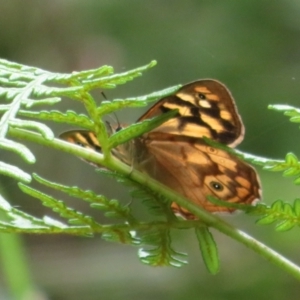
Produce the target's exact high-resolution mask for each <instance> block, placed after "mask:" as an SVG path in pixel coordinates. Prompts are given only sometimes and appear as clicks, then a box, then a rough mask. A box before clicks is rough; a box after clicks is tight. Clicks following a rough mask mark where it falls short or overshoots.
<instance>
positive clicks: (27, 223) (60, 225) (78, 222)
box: [0, 60, 300, 278]
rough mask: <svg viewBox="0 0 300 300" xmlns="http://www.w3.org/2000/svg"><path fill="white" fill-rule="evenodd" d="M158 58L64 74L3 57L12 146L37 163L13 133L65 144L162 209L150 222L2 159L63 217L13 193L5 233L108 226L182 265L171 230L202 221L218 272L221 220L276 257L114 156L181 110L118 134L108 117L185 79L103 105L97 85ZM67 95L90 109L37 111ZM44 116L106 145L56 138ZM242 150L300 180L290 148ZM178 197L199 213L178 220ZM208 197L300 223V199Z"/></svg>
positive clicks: (6, 169) (111, 234) (292, 112)
mask: <svg viewBox="0 0 300 300" xmlns="http://www.w3.org/2000/svg"><path fill="white" fill-rule="evenodd" d="M155 64H156V63H155V62H154V61H153V62H151V63H150V64H148V65H146V66H144V67H140V68H137V69H134V70H132V71H128V72H125V73H121V74H114V71H113V68H112V67H109V66H103V67H100V68H98V69H93V70H87V71H82V72H73V73H72V74H57V73H51V72H48V71H45V70H41V69H38V68H33V67H27V66H23V65H20V64H16V63H11V62H8V61H5V60H0V84H1V87H0V95H1V96H2V98H3V100H5V101H6V102H5V103H2V104H1V105H0V111H1V114H2V116H1V121H0V147H1V148H2V149H3V150H5V151H11V152H14V153H15V154H17V155H19V156H20V157H21V158H22V159H23V160H24V161H25V162H26V163H29V164H33V163H34V162H35V156H34V154H33V153H32V151H31V150H30V149H29V148H28V147H27V146H25V145H23V144H22V143H19V142H16V141H14V140H12V138H18V139H21V140H27V141H32V142H35V143H39V144H42V145H44V146H48V147H52V148H55V149H58V150H62V151H66V152H68V153H72V154H74V155H76V156H79V157H80V158H83V159H85V160H88V161H90V162H93V163H94V164H96V165H101V166H103V167H105V168H106V169H107V170H103V169H102V170H100V172H101V173H102V174H105V175H107V176H111V177H114V178H115V179H117V180H118V181H119V182H122V183H123V184H126V185H130V186H131V188H132V191H131V195H132V197H133V198H139V199H141V200H142V201H143V202H144V203H145V204H146V206H147V207H148V209H149V212H150V213H152V214H154V215H155V216H153V219H152V221H143V220H141V218H140V216H136V215H135V214H134V213H133V212H132V210H131V207H130V205H122V204H121V203H120V202H119V201H118V200H117V199H108V198H107V197H105V196H104V195H97V194H95V193H94V192H93V191H87V190H82V189H81V188H79V187H69V186H64V185H61V184H59V183H54V182H50V181H48V180H46V179H44V178H42V177H41V176H39V175H37V174H30V173H29V172H27V171H26V170H23V169H21V168H20V167H19V166H17V165H11V164H8V163H6V162H0V172H1V173H2V174H4V175H6V176H10V177H13V178H14V179H15V180H17V181H18V182H19V187H20V189H21V190H22V191H23V192H24V193H26V194H28V195H30V196H32V197H33V198H36V199H38V200H39V201H41V203H42V205H44V206H47V207H49V208H50V209H51V210H52V211H53V212H54V213H56V214H57V215H58V216H59V217H58V218H57V219H54V218H50V217H48V216H45V217H43V218H37V217H34V216H32V215H30V214H27V213H25V212H23V211H21V210H19V209H17V208H15V207H13V206H11V205H10V204H9V202H8V200H7V199H5V198H4V197H3V196H1V198H0V210H1V211H2V212H3V213H4V214H5V219H4V220H1V221H0V230H1V231H2V232H9V233H15V232H22V233H39V234H41V233H48V234H49V233H65V234H72V235H84V236H92V235H94V234H96V233H101V234H102V237H103V238H104V239H106V240H109V241H117V242H121V243H126V244H131V245H134V246H138V247H140V251H139V256H140V259H141V261H142V262H144V263H146V264H148V265H152V266H162V265H167V266H169V265H170V266H176V267H180V266H182V265H184V264H185V263H186V259H185V257H186V255H185V254H183V253H181V252H179V251H177V250H174V249H173V246H172V239H171V230H172V229H188V228H195V230H196V237H197V239H198V243H199V247H200V250H201V253H202V257H203V259H204V261H205V264H206V267H207V269H208V270H209V272H210V273H212V274H215V273H217V272H218V270H219V258H218V253H217V247H216V243H215V241H214V239H213V236H212V234H211V233H210V231H209V227H214V228H216V229H218V230H219V231H221V232H223V233H226V234H227V235H229V236H231V237H232V238H235V239H237V240H239V241H240V242H242V243H244V244H246V245H247V246H249V247H250V248H252V249H253V250H255V251H257V252H258V253H260V254H261V255H262V256H265V257H268V258H270V257H274V255H273V254H272V251H269V250H268V249H267V248H266V247H265V246H264V245H262V246H258V245H259V243H256V241H255V240H254V239H252V240H251V239H250V238H249V237H246V236H245V235H242V234H240V233H238V232H236V231H235V230H234V228H231V227H230V226H229V225H228V224H227V223H225V222H224V221H223V220H221V219H219V218H218V217H217V216H213V215H211V214H210V213H208V212H206V211H205V210H204V209H202V208H201V207H197V206H196V205H195V204H193V203H190V202H189V201H188V199H185V198H184V197H183V196H179V195H177V194H175V193H174V192H173V191H171V190H169V189H167V188H165V187H162V186H161V185H160V184H159V183H157V182H155V181H154V180H153V179H151V178H147V177H146V176H145V175H143V174H141V173H139V172H137V171H135V170H132V169H131V167H129V166H127V165H125V164H123V163H122V162H120V161H118V160H117V159H116V158H115V157H114V156H112V155H111V150H112V149H113V148H114V147H116V146H118V145H120V144H122V143H124V142H126V141H129V140H130V139H132V138H134V137H137V136H139V135H141V134H142V133H144V132H146V131H149V130H151V129H152V128H154V127H156V126H158V125H159V124H161V123H163V122H165V121H166V120H167V119H168V118H170V117H171V116H172V114H173V113H174V112H170V113H169V114H165V115H164V116H162V117H157V118H154V119H152V120H147V121H144V122H142V123H138V124H133V125H131V126H129V127H127V128H125V129H123V130H120V131H118V132H117V133H116V134H114V135H112V136H109V134H108V133H107V131H106V125H105V122H104V121H103V119H102V117H103V116H104V115H106V114H108V113H112V112H115V111H117V110H120V109H123V108H126V107H139V106H144V105H147V104H148V103H149V102H152V101H155V100H157V99H159V98H161V97H163V96H166V95H168V94H171V93H173V92H174V91H176V90H177V89H178V86H176V87H172V88H169V89H165V90H163V91H160V92H155V93H152V94H150V95H146V96H141V97H137V98H127V99H115V100H112V101H103V102H102V103H101V105H100V106H97V105H96V102H95V99H94V98H93V97H92V95H91V93H90V92H91V91H92V90H94V89H97V88H101V89H108V88H115V87H116V86H118V85H119V84H124V83H126V82H128V81H130V80H133V79H134V78H136V77H138V76H141V74H142V73H143V72H144V71H146V70H148V69H149V68H151V67H153V66H154V65H155ZM57 86H59V87H57ZM62 97H68V98H70V99H73V100H76V101H80V102H81V103H82V104H83V105H84V107H85V109H86V112H87V115H82V114H77V113H75V112H74V111H69V110H68V111H66V112H61V111H59V110H57V109H56V110H55V109H53V110H52V109H49V110H43V111H35V110H32V109H34V108H36V107H39V106H40V105H51V106H53V105H55V104H57V103H58V102H59V101H61V99H62ZM271 108H272V109H277V110H283V111H284V112H285V114H286V115H288V116H290V117H291V121H292V122H299V120H300V110H299V109H296V108H292V107H287V106H272V107H271ZM43 121H53V122H59V123H64V124H71V125H73V126H76V127H82V128H85V129H88V130H92V131H94V132H95V134H96V136H97V138H98V140H99V143H100V144H101V146H102V152H103V153H96V152H92V151H89V150H88V149H84V148H81V147H78V146H76V145H72V144H68V143H65V142H63V141H61V140H59V139H55V138H54V134H53V132H52V130H51V128H49V127H48V126H46V125H45V124H44V123H43ZM223 147H224V146H223ZM230 151H233V150H230ZM235 153H236V155H239V156H241V157H243V158H244V159H246V160H249V161H251V162H252V163H254V164H257V165H260V166H263V168H264V169H265V170H269V171H284V172H283V175H284V176H296V179H295V180H294V183H295V184H299V183H300V167H299V166H300V163H299V161H298V158H297V157H296V156H295V155H294V154H292V153H289V154H287V155H286V158H285V160H282V161H275V160H270V159H265V158H260V157H256V156H253V155H249V154H244V153H240V152H237V151H235ZM108 170H109V171H108ZM32 179H34V180H35V181H37V182H38V183H39V184H40V185H41V186H42V187H48V188H50V189H54V190H58V191H59V192H61V193H62V194H65V195H69V196H71V197H75V198H79V199H81V200H83V201H86V202H87V203H89V205H90V207H91V208H92V209H97V210H98V211H100V212H103V216H104V217H105V218H107V220H108V222H107V223H105V224H103V223H102V222H99V221H97V220H96V219H95V218H94V217H92V216H91V215H88V214H86V213H83V212H81V211H77V210H75V209H73V208H71V207H69V206H68V205H67V204H66V203H65V202H64V201H63V200H61V199H58V198H56V197H53V196H51V195H48V194H46V193H45V192H42V191H39V190H37V189H36V188H33V187H32V186H30V185H29V184H30V182H31V181H32ZM171 199H172V201H174V202H177V203H178V204H179V205H180V206H182V207H184V208H186V209H188V210H189V211H191V212H192V213H193V214H194V215H195V216H197V217H198V218H199V220H198V221H189V220H180V219H178V218H177V217H176V216H175V215H174V214H173V212H172V210H171V208H170V202H171V201H170V200H171ZM209 200H210V201H213V202H216V203H217V204H218V205H225V206H231V207H235V208H237V209H241V210H245V211H246V212H249V213H251V214H254V215H256V216H259V219H258V221H257V223H258V224H264V225H265V224H270V223H273V222H277V226H276V230H279V231H283V230H288V229H291V228H292V227H294V226H295V225H299V222H300V218H299V215H300V200H299V199H296V200H295V201H294V204H293V205H290V204H287V203H285V202H284V201H282V200H277V201H274V203H273V204H272V205H271V206H266V205H264V204H259V205H257V206H255V207H253V206H251V207H249V206H245V205H237V204H228V203H223V202H222V201H220V200H218V199H209ZM200 220H201V221H200ZM145 247H146V248H145ZM282 261H283V259H281V258H280V257H279V258H278V257H277V261H275V263H276V264H277V265H279V266H281V267H283V268H286V270H289V266H288V265H284V264H283V263H282ZM291 272H294V275H295V273H297V275H295V276H297V277H298V278H299V277H300V275H299V274H300V273H299V270H297V272H296V270H295V269H293V270H292V271H291Z"/></svg>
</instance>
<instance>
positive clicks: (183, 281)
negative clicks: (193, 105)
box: [0, 0, 300, 300]
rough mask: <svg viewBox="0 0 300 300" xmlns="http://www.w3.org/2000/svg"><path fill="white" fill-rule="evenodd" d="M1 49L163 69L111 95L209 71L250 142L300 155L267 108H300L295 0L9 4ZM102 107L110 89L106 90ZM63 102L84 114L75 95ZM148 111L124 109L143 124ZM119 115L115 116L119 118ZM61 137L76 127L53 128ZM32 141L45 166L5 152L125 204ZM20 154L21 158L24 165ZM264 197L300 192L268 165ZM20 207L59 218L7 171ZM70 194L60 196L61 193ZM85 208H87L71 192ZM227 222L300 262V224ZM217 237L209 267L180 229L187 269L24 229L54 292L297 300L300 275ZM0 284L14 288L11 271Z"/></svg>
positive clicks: (74, 62) (52, 65)
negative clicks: (214, 267) (217, 267)
mask: <svg viewBox="0 0 300 300" xmlns="http://www.w3.org/2000/svg"><path fill="white" fill-rule="evenodd" d="M0 11H1V18H0V28H1V30H0V56H1V58H6V59H9V60H12V61H16V62H19V63H23V64H28V65H33V66H37V67H40V68H44V69H48V70H51V71H57V72H71V71H74V70H83V69H88V68H96V67H99V66H101V65H103V64H107V65H111V66H113V67H114V68H115V71H116V72H123V71H127V70H130V69H132V68H135V67H138V66H141V65H144V64H147V63H148V62H150V61H151V60H152V59H156V60H157V61H158V66H157V67H155V68H154V69H152V70H151V71H148V72H147V73H145V75H144V76H143V77H141V78H138V79H136V80H134V81H132V82H130V83H128V84H126V85H124V86H120V87H118V88H117V89H115V90H108V91H105V93H106V96H107V97H108V98H109V99H112V98H114V97H118V98H125V97H127V96H137V95H144V94H147V93H150V92H153V91H156V90H159V89H163V88H166V87H168V86H172V85H175V84H178V83H187V82H189V81H192V80H196V79H201V78H215V79H218V80H220V81H222V82H224V83H225V84H226V85H227V86H228V88H229V89H230V90H231V92H232V94H233V95H234V97H235V99H236V102H237V105H238V108H239V111H240V113H241V116H242V119H243V121H244V124H245V127H246V136H245V140H244V142H243V143H242V145H241V146H239V149H241V150H243V151H246V152H250V153H253V154H257V155H259V156H266V157H271V158H278V159H280V158H283V157H284V155H285V153H286V152H288V151H293V152H294V153H295V154H298V155H299V152H300V143H299V142H297V140H298V137H299V129H298V125H297V124H291V123H289V122H288V119H287V118H286V117H284V116H283V115H281V114H280V113H278V112H274V111H270V110H268V109H267V106H268V104H279V103H280V104H289V105H294V106H300V105H299V103H300V85H299V79H300V17H299V16H300V2H299V1H297V0H289V1H283V0H279V1H266V0H261V1H229V0H222V1H221V0H215V1H208V0H207V1H203V0H197V1H196V0H185V1H181V0H173V1H158V0H152V1H137V0H136V1H135V0H127V1H120V0H119V1H117V0H106V1H104V0H102V1H101V0H98V1H93V0H90V1H77V0H72V1H70V0H69V1H67V0H65V1H58V0H52V1H38V0H31V1H23V0H10V1H2V2H0ZM98 98H99V103H100V101H101V99H103V98H102V96H101V95H99V97H98ZM59 108H60V109H63V110H66V109H74V110H77V111H80V110H82V107H81V106H80V104H78V103H74V102H71V101H66V102H64V103H62V104H61V105H60V106H59ZM142 112H143V110H142V109H141V110H126V111H124V112H119V113H118V114H117V115H118V118H119V120H120V121H121V122H127V123H131V122H134V121H135V120H136V119H137V118H138V116H139V115H140V114H141V113H142ZM112 120H115V117H114V116H112V117H111V119H110V121H112ZM49 125H51V126H52V128H53V130H54V131H55V133H57V134H59V133H60V132H62V131H64V130H68V129H70V128H66V127H65V126H62V125H57V124H51V123H49ZM28 145H29V146H30V147H31V149H33V150H34V151H35V154H36V156H37V158H38V163H37V164H36V165H35V166H27V165H25V164H24V163H23V162H22V161H21V160H20V159H19V158H16V156H15V155H9V154H7V153H2V152H1V156H2V157H1V158H3V159H6V160H7V161H13V162H14V163H15V164H18V165H21V166H23V167H24V168H25V169H26V170H27V171H28V172H31V171H33V170H34V171H37V172H38V173H39V174H40V175H41V176H44V177H46V178H48V179H50V180H55V181H57V182H61V183H64V184H70V185H79V186H80V187H82V188H90V189H93V190H94V191H96V192H98V193H104V194H105V195H107V196H110V197H116V198H118V199H121V200H122V201H124V203H126V201H129V200H130V199H129V200H128V196H127V193H126V189H125V188H124V187H119V186H117V184H116V183H115V182H114V181H112V180H108V179H106V178H103V177H101V176H99V175H97V174H96V173H95V171H94V169H93V168H92V167H90V166H88V165H87V164H85V163H83V162H81V161H80V160H78V159H76V158H75V157H71V156H68V155H67V154H65V153H59V152H58V151H54V150H53V151H50V150H48V149H47V150H45V148H43V147H42V146H37V145H32V144H29V143H28ZM16 160H17V161H16ZM258 172H259V173H260V175H261V180H262V185H263V195H264V202H265V203H272V202H273V201H274V200H276V199H284V200H286V201H292V200H293V199H294V198H296V197H298V196H299V188H298V187H295V186H294V185H293V184H292V180H290V179H286V178H282V176H281V174H280V173H268V172H266V171H264V172H263V171H261V170H260V169H258ZM1 182H2V183H3V184H4V185H5V187H6V193H7V194H8V195H9V199H11V201H12V203H14V204H15V205H18V207H19V208H22V209H24V210H26V211H28V212H30V213H33V214H35V215H36V216H42V215H43V214H49V211H48V210H47V209H46V208H44V207H41V205H40V203H39V202H37V201H35V200H32V199H29V198H27V197H25V196H24V195H23V194H21V193H20V192H19V190H18V188H17V186H16V184H15V182H14V181H12V180H9V179H7V178H3V177H1ZM60 196H61V195H60ZM68 201H69V202H68V203H69V204H71V205H73V206H74V207H76V208H80V209H81V208H82V209H86V206H85V204H83V203H81V202H79V201H77V200H71V199H68ZM224 218H225V219H226V220H227V221H228V222H230V223H232V224H235V225H237V226H239V228H241V229H243V230H245V231H246V232H248V233H250V234H251V235H253V236H254V237H256V238H258V239H259V240H261V241H263V242H264V243H266V244H267V245H269V246H271V247H273V248H274V249H276V250H277V251H278V252H280V253H282V254H284V255H286V257H288V258H289V259H291V260H293V261H295V262H296V263H298V264H299V263H300V259H299V248H300V245H299V232H298V231H297V229H294V230H292V231H290V232H286V233H276V232H274V230H273V228H272V226H266V227H263V226H256V225H254V220H255V219H254V218H252V217H249V216H244V215H243V214H236V215H234V216H224ZM214 233H215V238H216V241H217V243H218V245H219V252H220V258H221V271H220V273H219V274H218V275H216V276H211V275H209V274H208V273H207V271H206V270H205V267H204V265H203V262H202V260H201V257H200V254H199V251H198V246H197V242H196V240H195V237H194V235H193V232H189V231H183V232H179V233H178V232H176V233H174V240H175V245H176V247H177V249H178V250H181V251H185V252H188V254H189V262H190V263H189V265H187V266H186V267H184V268H181V269H174V268H151V267H147V266H145V265H143V264H141V263H140V262H139V261H138V258H137V255H136V251H137V249H135V248H132V247H129V246H124V245H119V244H112V243H107V242H105V241H103V240H102V239H101V238H100V237H99V236H97V237H96V238H94V239H88V238H80V237H68V236H24V237H23V238H24V244H25V249H26V255H27V258H28V261H29V265H30V269H31V272H32V274H33V277H34V281H35V284H36V286H37V287H38V288H39V289H40V290H41V291H43V292H44V293H45V295H48V297H49V299H54V300H61V299H64V300H69V299H74V300H77V299H87V300H92V299H108V300H109V299H113V300H118V299H122V300H126V299H137V298H139V299H143V300H148V299H149V300H150V299H151V300H152V299H165V300H169V299H172V300H182V299H190V300H192V299H254V298H255V299H295V295H297V294H299V292H300V284H299V282H297V281H296V280H295V279H294V278H293V277H291V276H290V275H288V274H286V273H284V272H283V271H282V270H281V269H278V268H277V267H275V266H274V265H272V264H271V263H269V262H267V261H265V260H264V259H262V258H261V257H259V256H258V255H257V254H255V253H253V252H252V251H251V250H249V249H247V248H245V247H244V246H242V245H239V244H238V243H236V242H235V241H232V240H231V239H229V238H227V237H226V236H223V235H221V234H219V233H218V232H214ZM1 278H2V279H1V280H0V284H1V286H0V289H1V290H2V292H3V298H1V294H0V299H6V298H4V297H5V296H4V294H5V292H6V291H7V288H6V281H5V278H4V274H3V272H2V276H1Z"/></svg>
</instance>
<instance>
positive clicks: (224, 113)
mask: <svg viewBox="0 0 300 300" xmlns="http://www.w3.org/2000/svg"><path fill="white" fill-rule="evenodd" d="M172 109H178V115H177V116H176V117H174V118H172V119H170V120H169V121H167V122H165V123H163V124H162V125H160V126H159V127H157V128H156V129H154V130H153V131H155V132H166V133H170V134H176V135H185V136H192V137H195V138H202V137H204V136H205V137H208V138H211V139H213V140H215V141H217V142H220V143H223V144H226V145H229V146H231V147H234V146H236V145H237V144H239V143H240V142H241V141H242V139H243V137H244V126H243V123H242V121H241V119H240V117H239V114H238V112H237V108H236V105H235V103H234V100H233V97H232V96H231V94H230V92H229V90H228V89H227V88H226V87H225V86H224V85H223V84H222V83H220V82H218V81H216V80H212V79H207V80H198V81H195V82H192V83H189V84H186V85H184V86H183V87H182V88H181V89H180V90H178V92H177V93H176V94H174V95H171V96H167V97H165V98H162V99H161V100H159V101H158V102H157V103H156V104H155V105H154V106H152V107H151V108H150V109H149V110H148V111H147V112H146V113H145V114H144V115H143V116H142V117H141V118H139V120H138V121H143V120H145V119H149V118H152V117H154V116H158V115H161V114H163V113H165V112H168V111H170V110H172Z"/></svg>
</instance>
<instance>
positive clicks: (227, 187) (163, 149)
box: [60, 79, 261, 219]
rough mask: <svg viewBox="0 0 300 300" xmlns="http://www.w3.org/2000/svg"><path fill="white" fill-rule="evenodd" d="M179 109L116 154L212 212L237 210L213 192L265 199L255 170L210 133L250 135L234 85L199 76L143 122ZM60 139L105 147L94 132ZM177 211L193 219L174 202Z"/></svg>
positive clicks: (234, 140)
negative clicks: (219, 201)
mask: <svg viewBox="0 0 300 300" xmlns="http://www.w3.org/2000/svg"><path fill="white" fill-rule="evenodd" d="M172 109H177V110H178V113H177V115H176V116H175V117H173V118H171V119H169V120H168V121H166V122H165V123H163V124H161V125H160V126H158V127H157V128H155V129H154V130H152V131H150V132H147V133H145V134H143V135H142V136H141V137H139V138H135V139H134V140H133V141H131V142H129V143H130V147H129V144H128V143H127V145H125V146H122V145H121V146H118V147H117V148H116V149H115V150H114V151H113V153H114V155H115V156H117V157H118V158H119V159H121V160H122V161H123V162H125V163H127V164H132V163H133V164H134V167H136V168H137V169H139V170H140V171H142V172H144V173H147V174H148V175H149V176H151V177H153V178H154V179H156V180H158V181H159V182H161V183H163V184H165V185H166V186H168V187H170V188H171V189H173V190H174V191H176V192H178V193H179V194H182V195H184V196H185V197H187V198H189V199H190V200H191V201H192V202H194V203H195V204H197V205H199V206H202V207H204V208H205V209H206V210H208V211H210V212H221V211H225V212H226V211H227V212H230V211H233V210H234V209H232V208H227V207H222V206H217V205H215V204H213V203H211V202H209V201H208V200H207V196H209V195H211V196H214V197H216V198H219V199H222V200H224V201H228V202H231V203H241V204H242V203H244V204H254V203H256V201H258V200H260V198H261V191H260V183H259V178H258V176H257V174H256V172H255V170H254V169H253V168H252V167H251V166H250V165H248V164H247V163H245V162H243V161H242V160H240V159H239V158H237V157H236V156H234V155H232V154H230V153H228V152H227V151H224V150H221V149H219V148H215V147H212V146H210V145H209V144H207V143H206V142H205V140H204V139H203V137H208V138H210V139H212V140H214V141H217V142H219V143H223V144H225V145H228V146H230V147H235V146H236V145H238V144H239V143H240V142H241V141H242V139H243V137H244V126H243V123H242V121H241V118H240V116H239V114H238V111H237V108H236V106H235V103H234V100H233V98H232V96H231V94H230V92H229V91H228V89H227V88H226V87H225V86H224V85H223V84H221V83H220V82H218V81H216V80H211V79H207V80H198V81H195V82H192V83H189V84H186V85H184V86H183V87H182V88H181V89H179V90H178V91H177V92H176V93H175V94H173V95H170V96H167V97H165V98H162V99H160V100H159V101H158V102H157V103H156V104H155V105H153V106H152V107H151V108H150V109H149V110H148V111H147V112H146V113H145V114H144V115H143V116H142V117H141V118H139V119H138V122H140V121H143V120H145V119H149V118H153V117H154V116H159V115H162V114H164V113H166V112H168V111H170V110H172ZM60 138H62V139H64V140H66V141H69V142H71V143H78V144H80V145H81V146H84V147H86V148H90V149H93V150H95V151H97V149H101V147H100V145H99V144H98V142H97V139H96V137H95V135H94V133H93V132H89V131H85V130H78V131H68V132H65V133H63V134H61V136H60ZM172 208H173V210H174V212H176V213H179V214H181V215H182V216H184V217H186V218H188V219H193V218H194V216H193V215H192V214H191V213H190V212H188V211H187V210H185V209H183V208H182V207H179V206H178V205H177V204H176V203H173V204H172Z"/></svg>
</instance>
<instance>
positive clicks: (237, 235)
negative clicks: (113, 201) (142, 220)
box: [9, 129, 300, 280]
mask: <svg viewBox="0 0 300 300" xmlns="http://www.w3.org/2000/svg"><path fill="white" fill-rule="evenodd" d="M9 134H10V135H11V136H13V137H17V138H22V139H25V140H28V141H32V142H36V143H39V144H42V145H45V146H50V147H52V148H55V149H59V150H63V151H66V152H69V153H72V154H75V155H77V156H80V157H82V158H84V159H87V160H89V161H91V162H94V163H96V164H98V165H103V166H105V167H107V168H109V169H112V170H115V171H117V172H119V173H121V174H125V175H127V176H128V177H130V178H131V179H132V180H134V181H136V182H138V183H139V184H142V185H144V186H146V187H148V188H149V189H151V190H153V191H155V192H157V194H158V195H161V196H163V197H165V198H167V199H172V201H174V202H176V203H177V204H179V205H180V206H182V207H183V208H186V209H187V210H189V211H190V212H191V213H193V214H194V215H196V216H197V217H198V218H199V219H200V220H202V221H203V222H205V223H206V224H207V225H209V226H211V227H213V228H215V229H217V230H219V231H220V232H223V233H224V234H226V235H228V236H230V237H231V238H233V239H235V240H237V241H239V242H241V243H243V244H244V245H245V246H247V247H248V248H250V249H252V250H253V251H255V252H256V253H258V254H260V255H261V256H263V257H265V258H266V259H267V260H269V261H270V262H272V263H273V264H275V265H277V266H278V267H280V268H282V269H283V270H285V271H286V272H288V273H290V274H291V275H293V276H294V277H296V278H297V279H299V280H300V268H299V267H298V266H297V265H295V264H294V263H292V262H291V261H289V260H288V259H286V258H285V257H283V256H282V255H280V254H279V253H277V252H275V251H274V250H272V249H271V248H269V247H267V246H266V245H264V244H263V243H261V242H259V241H257V240H256V239H254V238H252V237H251V236H249V235H247V234H246V233H244V232H242V231H240V230H237V229H236V228H234V227H233V226H231V225H230V224H228V223H227V222H225V221H223V220H222V219H220V218H219V217H217V216H216V215H213V214H211V213H209V212H207V211H206V210H205V209H204V208H202V207H199V206H197V205H195V204H194V203H192V202H190V201H189V199H186V198H184V197H183V196H181V195H179V194H177V193H175V192H174V191H172V190H171V189H169V188H167V187H165V186H163V185H161V184H160V183H159V182H157V181H155V180H154V179H152V178H149V177H148V176H145V175H143V174H142V173H140V172H138V171H135V170H132V168H131V167H130V166H127V165H125V164H123V163H121V162H120V161H118V160H117V159H115V158H113V157H111V158H110V159H107V160H104V159H103V155H101V154H99V153H96V152H92V151H90V150H87V149H84V148H80V147H78V146H75V145H72V144H68V143H65V142H63V141H60V140H53V141H47V140H45V139H44V138H43V137H42V136H40V135H38V134H35V133H32V132H28V131H24V130H20V129H10V130H9Z"/></svg>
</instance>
